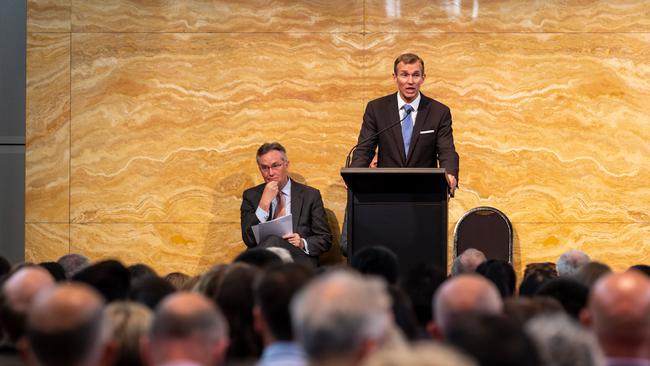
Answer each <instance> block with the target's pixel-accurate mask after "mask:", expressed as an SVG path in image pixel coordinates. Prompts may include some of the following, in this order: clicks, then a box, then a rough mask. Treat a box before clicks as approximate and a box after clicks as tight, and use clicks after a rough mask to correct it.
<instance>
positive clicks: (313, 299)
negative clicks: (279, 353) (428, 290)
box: [291, 270, 394, 365]
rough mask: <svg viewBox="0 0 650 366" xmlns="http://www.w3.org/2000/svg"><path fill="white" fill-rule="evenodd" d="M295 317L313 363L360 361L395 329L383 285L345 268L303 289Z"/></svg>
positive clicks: (295, 303)
mask: <svg viewBox="0 0 650 366" xmlns="http://www.w3.org/2000/svg"><path fill="white" fill-rule="evenodd" d="M291 320H292V323H293V327H294V334H295V336H296V339H297V340H298V341H299V343H301V344H302V346H303V348H304V349H305V352H306V353H307V356H308V358H309V359H310V362H311V363H313V364H322V363H332V364H336V365H345V364H358V363H359V362H360V361H361V360H362V359H364V358H365V357H367V355H369V354H370V353H371V352H372V351H373V350H374V349H376V348H378V347H380V346H381V345H382V343H384V341H386V340H387V339H388V337H389V336H390V335H391V334H392V333H393V331H394V327H393V320H392V316H391V313H390V297H389V296H388V294H387V292H386V286H385V285H384V283H383V282H382V281H381V280H379V279H377V278H375V277H363V276H362V275H360V274H357V273H354V272H350V271H344V270H336V271H333V272H330V273H326V274H323V275H321V276H320V277H317V278H316V279H314V280H313V281H312V282H311V283H309V284H308V285H307V286H306V287H305V288H304V289H302V290H301V291H300V292H299V293H298V294H297V295H296V296H295V297H294V299H293V301H292V302H291Z"/></svg>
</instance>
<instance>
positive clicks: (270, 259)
mask: <svg viewBox="0 0 650 366" xmlns="http://www.w3.org/2000/svg"><path fill="white" fill-rule="evenodd" d="M233 262H234V263H247V264H250V265H251V266H255V267H258V268H260V269H264V268H267V267H270V266H274V265H278V264H282V258H280V257H279V256H278V255H277V254H275V253H273V252H271V251H270V250H266V249H265V248H250V249H247V250H245V251H243V252H241V253H240V254H239V255H238V256H237V258H235V260H234V261H233Z"/></svg>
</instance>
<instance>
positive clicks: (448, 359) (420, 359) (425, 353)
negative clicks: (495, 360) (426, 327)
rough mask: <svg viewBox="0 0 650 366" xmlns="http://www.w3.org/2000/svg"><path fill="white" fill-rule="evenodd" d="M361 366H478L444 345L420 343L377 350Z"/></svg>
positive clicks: (468, 358)
mask: <svg viewBox="0 0 650 366" xmlns="http://www.w3.org/2000/svg"><path fill="white" fill-rule="evenodd" d="M362 366H478V364H477V363H476V362H475V361H474V360H472V359H471V358H470V357H468V356H466V355H464V354H462V353H460V352H459V351H458V350H456V349H454V348H452V347H450V346H447V345H445V344H442V343H432V342H431V343H424V342H422V343H416V344H414V345H413V346H411V347H404V348H399V349H385V350H379V351H377V352H376V353H374V354H373V355H371V356H370V357H369V358H368V359H367V360H366V361H365V362H364V363H363V364H362Z"/></svg>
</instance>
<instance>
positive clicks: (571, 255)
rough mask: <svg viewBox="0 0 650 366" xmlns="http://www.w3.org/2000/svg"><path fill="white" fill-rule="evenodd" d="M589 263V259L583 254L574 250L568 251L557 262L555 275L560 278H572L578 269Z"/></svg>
mask: <svg viewBox="0 0 650 366" xmlns="http://www.w3.org/2000/svg"><path fill="white" fill-rule="evenodd" d="M590 261H591V259H590V258H589V256H588V255H587V254H586V253H585V252H582V251H580V250H576V249H571V250H568V251H566V252H564V254H562V255H561V256H560V258H558V260H557V273H558V275H560V276H561V277H565V276H573V275H574V274H575V273H576V272H578V269H580V267H582V266H583V265H585V264H587V263H589V262H590Z"/></svg>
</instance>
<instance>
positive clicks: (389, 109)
mask: <svg viewBox="0 0 650 366" xmlns="http://www.w3.org/2000/svg"><path fill="white" fill-rule="evenodd" d="M393 96H394V97H393V98H390V101H391V102H390V103H388V104H386V106H385V107H386V111H385V113H386V115H387V116H388V123H389V124H388V125H386V127H388V126H389V125H390V124H393V123H395V122H397V121H399V120H400V119H401V118H400V116H399V109H398V106H397V93H395V94H393ZM382 128H384V127H382ZM390 134H391V135H392V136H393V140H395V143H394V144H392V145H391V146H396V147H397V149H398V150H399V156H400V157H401V158H402V163H404V164H405V163H406V156H405V155H404V138H403V137H402V128H401V127H400V126H399V125H398V126H395V127H393V128H391V131H390Z"/></svg>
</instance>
